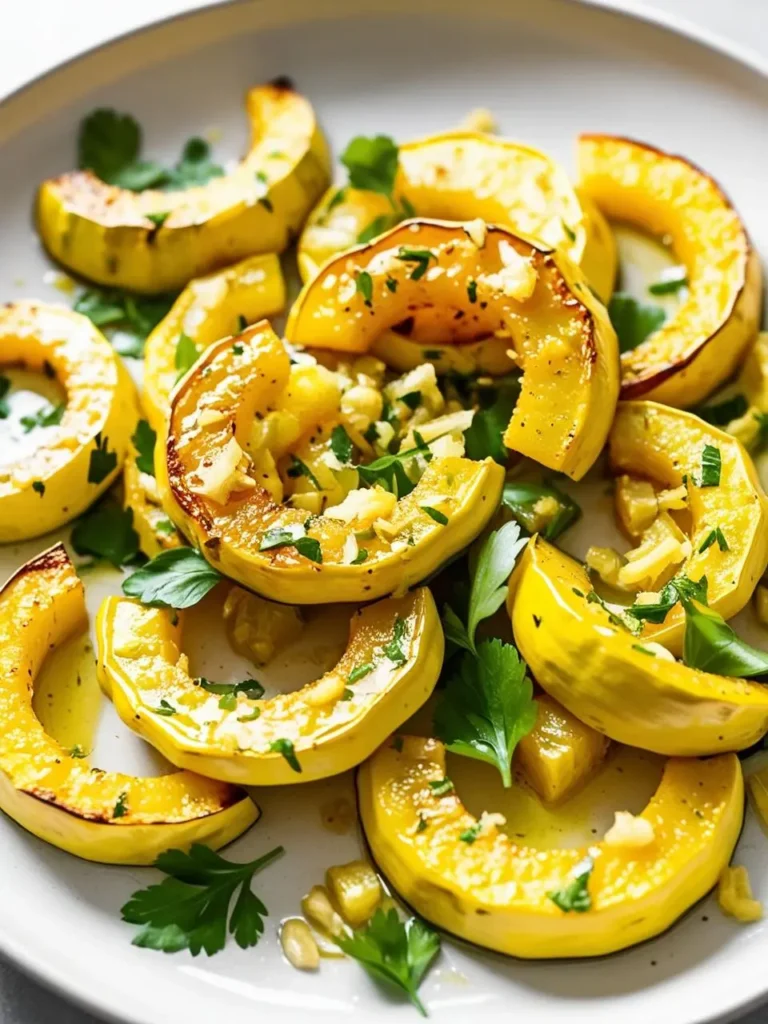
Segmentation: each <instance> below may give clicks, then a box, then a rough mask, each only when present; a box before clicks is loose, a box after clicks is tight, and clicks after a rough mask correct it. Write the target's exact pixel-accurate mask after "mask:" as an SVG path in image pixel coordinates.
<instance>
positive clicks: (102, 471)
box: [88, 433, 117, 484]
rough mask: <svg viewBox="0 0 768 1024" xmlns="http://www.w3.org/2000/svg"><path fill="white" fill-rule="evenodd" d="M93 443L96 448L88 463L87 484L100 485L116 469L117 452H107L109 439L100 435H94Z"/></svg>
mask: <svg viewBox="0 0 768 1024" xmlns="http://www.w3.org/2000/svg"><path fill="white" fill-rule="evenodd" d="M94 443H95V445H96V447H95V448H94V450H93V451H92V452H91V458H90V461H89V463H88V483H89V484H100V483H102V482H103V481H104V480H106V478H107V477H108V476H109V474H110V473H111V472H112V471H113V470H115V469H117V452H111V451H110V450H109V438H107V437H104V438H102V436H101V434H100V433H99V434H97V435H96V437H95V439H94Z"/></svg>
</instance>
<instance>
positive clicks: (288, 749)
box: [269, 739, 302, 774]
mask: <svg viewBox="0 0 768 1024" xmlns="http://www.w3.org/2000/svg"><path fill="white" fill-rule="evenodd" d="M269 749H270V750H271V751H272V753H273V754H282V756H283V757H284V758H285V760H286V761H287V762H288V764H289V765H290V766H291V768H292V769H293V770H294V771H295V772H298V773H299V774H301V770H302V769H301V765H300V764H299V759H298V757H296V751H295V750H294V749H293V743H291V741H290V740H286V739H280V740H273V741H272V742H271V743H270V745H269Z"/></svg>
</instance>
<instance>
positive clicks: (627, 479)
mask: <svg viewBox="0 0 768 1024" xmlns="http://www.w3.org/2000/svg"><path fill="white" fill-rule="evenodd" d="M658 513H659V504H658V500H657V498H656V492H655V491H654V489H653V487H652V486H651V484H650V483H649V482H648V481H647V480H637V479H635V477H631V476H620V477H619V478H618V480H617V481H616V515H617V516H618V518H619V522H620V523H621V525H622V527H623V528H624V530H626V532H627V533H628V534H629V535H630V537H639V536H640V535H641V534H642V533H643V532H644V531H645V530H647V529H648V527H649V526H650V525H651V523H652V522H653V521H654V519H655V518H656V516H657V515H658Z"/></svg>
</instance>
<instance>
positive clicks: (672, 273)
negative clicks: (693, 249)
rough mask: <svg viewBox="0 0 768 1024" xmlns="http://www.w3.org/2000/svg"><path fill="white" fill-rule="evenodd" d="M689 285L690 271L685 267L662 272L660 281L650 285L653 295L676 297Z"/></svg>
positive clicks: (670, 268)
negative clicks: (675, 295)
mask: <svg viewBox="0 0 768 1024" xmlns="http://www.w3.org/2000/svg"><path fill="white" fill-rule="evenodd" d="M687 284H688V271H687V270H686V269H685V267H668V268H667V269H666V270H662V272H661V274H660V275H659V279H658V281H654V282H653V284H649V285H648V291H649V292H650V293H651V295H674V294H675V293H676V292H679V291H680V289H681V288H685V287H686V286H687Z"/></svg>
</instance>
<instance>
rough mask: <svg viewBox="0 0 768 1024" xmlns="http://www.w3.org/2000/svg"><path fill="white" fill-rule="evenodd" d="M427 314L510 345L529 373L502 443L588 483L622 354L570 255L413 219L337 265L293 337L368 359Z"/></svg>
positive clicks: (313, 291) (327, 271)
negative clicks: (400, 327)
mask: <svg viewBox="0 0 768 1024" xmlns="http://www.w3.org/2000/svg"><path fill="white" fill-rule="evenodd" d="M361 282H362V283H361ZM425 308H429V309H434V310H437V311H439V313H440V315H441V316H442V318H443V321H444V323H446V324H448V323H449V322H450V321H451V320H452V319H454V318H455V317H456V316H460V317H461V318H462V319H465V320H466V321H467V322H471V323H472V324H473V325H474V327H473V329H476V332H477V333H478V334H481V335H483V334H495V335H496V336H497V337H499V336H500V337H503V338H506V339H508V341H509V346H510V348H511V349H513V350H514V351H515V353H516V357H517V362H518V364H519V367H520V369H521V370H522V372H523V376H522V382H521V394H520V398H519V399H518V402H517V406H516V408H515V411H514V414H513V416H512V419H511V420H510V422H509V426H508V427H507V430H506V433H505V435H504V443H505V444H506V446H507V447H508V448H511V449H512V450H513V451H516V452H519V453H521V454H523V455H527V456H529V457H530V458H532V459H536V460H537V461H538V462H541V463H543V464H544V465H545V466H548V467H549V468H550V469H557V470H560V471H561V472H563V473H566V474H568V475H569V476H571V477H573V478H574V479H579V478H580V477H581V476H583V475H584V473H586V471H587V470H588V469H589V467H590V466H591V465H592V463H593V462H594V461H595V459H596V458H597V455H598V453H599V452H600V449H601V448H602V446H603V444H604V442H605V438H606V436H607V433H608V429H609V427H610V422H611V419H612V417H613V412H614V408H615V404H614V403H615V398H616V394H617V390H618V366H617V362H618V359H617V347H616V337H615V334H614V331H613V328H612V327H611V325H610V323H609V321H608V318H607V315H606V313H605V310H604V309H603V307H602V306H601V305H600V303H599V302H597V301H596V300H595V299H594V297H593V296H592V293H591V292H590V290H589V288H588V286H587V284H586V281H585V279H584V277H583V275H582V274H581V272H580V271H579V270H578V269H577V268H576V267H574V266H573V264H571V263H570V261H569V260H568V259H567V257H565V256H563V255H560V254H558V253H556V252H554V251H552V250H548V249H542V248H539V247H538V246H537V245H535V244H534V243H532V242H529V241H526V240H525V239H523V238H519V237H517V236H516V235H513V234H511V233H510V232H509V231H506V230H504V229H502V228H498V227H492V226H487V225H486V224H485V223H484V222H483V221H474V222H471V223H469V224H465V225H457V224H449V223H446V222H441V221H428V220H413V221H410V222H406V223H404V224H401V225H400V226H399V227H397V228H394V229H393V230H392V231H389V232H387V233H386V234H384V235H382V236H380V237H379V238H378V239H377V240H376V241H375V242H373V243H372V244H370V245H365V246H360V247H359V248H357V249H353V250H351V251H350V252H347V253H344V254H343V255H341V256H338V257H336V259H334V260H331V261H330V262H329V263H327V264H326V265H325V266H324V267H323V269H322V271H321V272H320V273H319V274H318V276H317V277H316V278H315V279H314V280H313V281H311V282H310V283H309V284H307V285H305V286H304V290H303V291H302V293H301V295H300V296H299V298H298V299H297V300H296V303H295V304H294V306H293V308H292V310H291V314H290V317H289V319H288V325H287V327H286V336H287V338H288V340H289V341H292V342H295V343H297V344H300V345H305V346H308V347H316V348H326V349H333V350H336V351H347V352H366V351H368V350H369V349H370V347H371V346H372V344H373V343H374V341H375V340H376V338H377V337H379V336H380V335H381V334H382V332H383V331H385V330H386V329H387V328H389V327H392V326H393V325H394V324H397V323H399V322H401V321H402V320H403V319H404V318H405V317H407V316H409V315H411V314H412V313H413V312H414V311H417V310H419V309H425Z"/></svg>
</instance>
